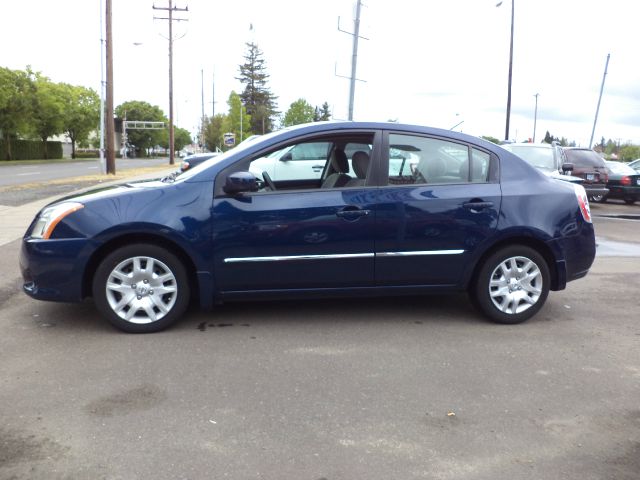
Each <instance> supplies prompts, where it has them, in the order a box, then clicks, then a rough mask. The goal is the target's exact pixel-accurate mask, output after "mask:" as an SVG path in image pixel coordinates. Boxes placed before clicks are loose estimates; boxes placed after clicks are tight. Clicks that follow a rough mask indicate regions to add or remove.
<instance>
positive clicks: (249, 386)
mask: <svg viewBox="0 0 640 480" xmlns="http://www.w3.org/2000/svg"><path fill="white" fill-rule="evenodd" d="M592 210H593V213H594V214H596V215H599V216H597V217H595V225H596V231H597V232H598V235H599V238H606V239H611V240H613V241H617V242H621V243H625V244H635V245H640V235H639V233H640V221H635V220H625V219H617V218H608V217H604V216H601V215H606V214H608V213H609V212H615V211H626V212H634V213H637V211H638V207H625V206H623V205H615V206H613V205H594V206H593V209H592ZM18 249H19V242H18V241H14V242H11V243H9V244H7V245H5V246H3V247H0V252H1V255H0V269H1V271H2V273H3V275H2V278H0V478H2V479H5V478H6V479H16V480H22V479H29V480H31V479H35V480H38V479H47V480H50V479H51V480H57V479H60V480H63V479H65V480H66V479H81V480H82V479H87V480H88V479H110V480H111V479H113V480H115V479H127V480H130V479H131V480H137V479H140V480H142V479H148V478H154V479H158V480H163V479H172V480H173V479H205V478H216V479H218V478H220V479H223V478H229V479H265V480H267V479H274V480H275V479H277V480H288V479H291V480H300V479H310V480H320V479H326V480H352V479H367V480H388V479H396V478H397V479H403V480H405V479H445V480H446V479H452V480H454V479H455V480H467V479H468V480H485V479H486V480H520V479H522V480H524V479H527V480H528V479H563V480H602V479H616V480H637V479H638V478H639V473H638V472H640V403H639V401H638V399H639V398H640V324H639V323H638V318H637V317H638V311H640V298H639V297H638V294H637V290H638V271H639V270H640V257H639V256H638V253H635V254H633V253H629V252H627V253H626V254H625V255H627V256H610V254H608V253H607V251H606V250H603V249H601V248H599V250H598V258H597V260H596V263H595V265H594V267H593V269H592V271H591V273H590V274H589V275H588V276H587V277H586V278H584V279H581V280H578V281H575V282H571V283H570V284H569V285H568V288H567V290H565V291H562V292H552V293H551V294H550V297H549V301H548V303H547V305H546V306H545V307H544V309H543V310H542V311H541V312H540V313H539V314H538V315H537V316H536V318H534V319H532V320H531V321H529V322H527V323H525V324H522V325H517V326H500V325H494V324H491V323H487V322H485V321H484V320H483V319H482V318H481V317H479V316H478V314H477V313H476V312H475V311H474V310H473V309H472V307H471V306H470V305H469V303H468V302H467V300H466V298H465V297H464V296H450V297H441V296H433V297H424V298H418V297H407V298H394V299H366V300H362V299H360V300H326V301H315V302H278V303H247V304H228V305H223V306H219V307H217V308H216V310H215V311H214V312H211V313H202V312H198V311H192V312H190V313H189V314H188V315H187V316H186V318H185V319H184V321H182V322H181V323H180V324H179V325H177V326H176V327H175V328H173V329H171V330H169V331H166V332H162V333H160V334H154V335H126V334H122V333H119V332H117V331H115V330H113V329H112V328H110V327H109V326H108V325H107V324H106V322H105V321H103V320H102V319H101V318H100V317H99V316H98V315H97V314H96V312H95V309H94V307H93V305H92V303H91V302H86V303H84V304H81V305H61V304H51V303H44V302H37V301H35V300H31V299H29V298H28V297H26V296H25V295H23V294H22V293H20V291H19V288H20V279H19V272H18V268H17V260H16V257H17V255H18Z"/></svg>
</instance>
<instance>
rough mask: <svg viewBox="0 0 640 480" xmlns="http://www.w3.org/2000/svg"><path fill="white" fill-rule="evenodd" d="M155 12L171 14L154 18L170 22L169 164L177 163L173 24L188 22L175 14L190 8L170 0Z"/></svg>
mask: <svg viewBox="0 0 640 480" xmlns="http://www.w3.org/2000/svg"><path fill="white" fill-rule="evenodd" d="M153 9H154V10H164V11H167V12H168V13H169V16H168V17H153V18H154V19H155V20H168V21H169V37H168V40H169V164H170V165H173V164H174V163H175V151H174V150H175V148H174V131H173V22H186V21H187V19H186V18H174V17H173V13H174V12H188V11H189V7H185V8H178V7H174V6H173V0H169V6H168V7H156V6H155V5H153Z"/></svg>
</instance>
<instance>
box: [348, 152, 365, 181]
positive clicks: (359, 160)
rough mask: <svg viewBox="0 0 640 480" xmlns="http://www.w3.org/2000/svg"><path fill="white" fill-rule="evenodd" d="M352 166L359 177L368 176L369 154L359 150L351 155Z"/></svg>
mask: <svg viewBox="0 0 640 480" xmlns="http://www.w3.org/2000/svg"><path fill="white" fill-rule="evenodd" d="M351 166H352V167H353V171H354V172H355V173H356V176H357V177H358V178H367V171H368V170H369V154H368V153H367V152H363V151H362V150H358V151H357V152H355V153H354V154H353V157H351Z"/></svg>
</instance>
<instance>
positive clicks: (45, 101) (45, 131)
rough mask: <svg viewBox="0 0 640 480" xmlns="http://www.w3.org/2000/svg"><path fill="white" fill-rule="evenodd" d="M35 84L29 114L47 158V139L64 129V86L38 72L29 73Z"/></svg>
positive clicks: (34, 131)
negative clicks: (31, 107) (32, 104)
mask: <svg viewBox="0 0 640 480" xmlns="http://www.w3.org/2000/svg"><path fill="white" fill-rule="evenodd" d="M27 73H28V74H31V76H32V78H33V83H34V85H35V97H34V108H33V113H32V115H31V127H32V128H33V133H35V134H36V135H37V136H38V137H39V138H40V139H41V140H42V143H43V151H44V158H45V159H47V158H49V156H48V152H47V140H48V139H49V137H52V136H54V135H57V134H59V133H62V132H63V131H64V122H63V120H64V118H63V111H64V106H65V95H64V94H65V88H64V87H63V86H62V85H61V84H59V83H53V82H52V81H51V80H49V79H48V78H47V77H45V76H43V75H41V74H40V73H35V74H34V73H31V72H30V71H28V72H27Z"/></svg>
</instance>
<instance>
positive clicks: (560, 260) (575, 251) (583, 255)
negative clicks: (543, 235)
mask: <svg viewBox="0 0 640 480" xmlns="http://www.w3.org/2000/svg"><path fill="white" fill-rule="evenodd" d="M553 243H554V244H555V245H554V247H555V248H554V250H555V249H556V248H557V249H559V250H560V251H561V252H562V253H561V255H560V256H557V257H556V258H557V259H556V273H557V276H556V282H553V284H552V287H551V288H552V290H563V289H564V288H565V287H566V284H567V282H571V281H572V280H577V279H579V278H582V277H584V276H585V275H586V274H587V273H588V272H589V269H590V268H591V265H593V261H594V260H595V258H596V238H595V230H594V228H593V224H592V223H584V224H582V226H581V227H580V233H578V234H577V235H573V236H570V237H565V238H562V239H560V240H556V241H554V242H553ZM552 248H553V247H552Z"/></svg>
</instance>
